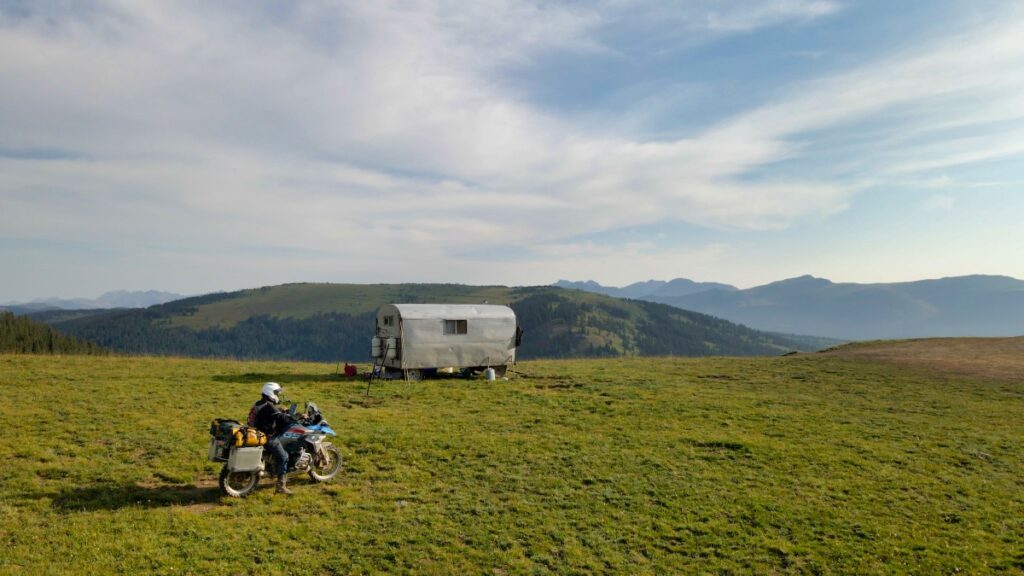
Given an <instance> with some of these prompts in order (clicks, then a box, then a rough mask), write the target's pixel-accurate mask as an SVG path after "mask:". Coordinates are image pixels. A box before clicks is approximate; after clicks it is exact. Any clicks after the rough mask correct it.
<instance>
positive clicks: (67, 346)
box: [0, 312, 105, 354]
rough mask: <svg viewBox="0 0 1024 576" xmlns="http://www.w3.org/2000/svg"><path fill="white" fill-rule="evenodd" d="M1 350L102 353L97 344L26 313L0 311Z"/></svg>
mask: <svg viewBox="0 0 1024 576" xmlns="http://www.w3.org/2000/svg"><path fill="white" fill-rule="evenodd" d="M0 353H18V354H103V353H105V351H104V350H103V349H101V348H100V347H99V346H97V345H96V344H93V343H92V342H88V341H85V340H82V339H80V338H75V337H74V336H67V335H65V334H61V333H60V332H58V331H57V330H54V329H53V328H51V327H49V326H47V325H46V324H41V323H39V322H36V321H34V320H32V319H30V318H27V317H25V316H15V315H14V313H12V312H0Z"/></svg>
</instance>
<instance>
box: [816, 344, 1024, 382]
mask: <svg viewBox="0 0 1024 576" xmlns="http://www.w3.org/2000/svg"><path fill="white" fill-rule="evenodd" d="M821 354H826V355H830V356H838V357H842V358H853V359H859V360H872V361H877V362H885V363H887V364H896V365H899V366H907V367H911V368H920V369H925V370H929V371H935V372H942V373H947V374H958V375H963V376H974V377H978V378H984V379H988V380H999V381H1003V382H1024V336H1018V337H1015V338H925V339H920V340H897V341H885V342H862V343H855V344H848V345H846V346H840V347H838V348H835V349H832V350H828V351H825V352H821Z"/></svg>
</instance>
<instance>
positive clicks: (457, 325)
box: [444, 320, 469, 334]
mask: <svg viewBox="0 0 1024 576" xmlns="http://www.w3.org/2000/svg"><path fill="white" fill-rule="evenodd" d="M468 327H469V326H468V325H467V322H466V321H465V320H445V321H444V333H445V334H465V333H466V332H467V328H468Z"/></svg>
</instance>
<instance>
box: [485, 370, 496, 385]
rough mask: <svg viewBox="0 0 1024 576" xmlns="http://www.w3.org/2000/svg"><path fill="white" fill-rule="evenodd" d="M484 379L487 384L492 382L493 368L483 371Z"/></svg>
mask: <svg viewBox="0 0 1024 576" xmlns="http://www.w3.org/2000/svg"><path fill="white" fill-rule="evenodd" d="M484 379H485V380H487V381H488V382H494V368H488V369H487V370H484Z"/></svg>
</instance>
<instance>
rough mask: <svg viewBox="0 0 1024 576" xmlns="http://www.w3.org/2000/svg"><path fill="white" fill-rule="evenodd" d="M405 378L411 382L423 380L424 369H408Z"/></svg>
mask: <svg viewBox="0 0 1024 576" xmlns="http://www.w3.org/2000/svg"><path fill="white" fill-rule="evenodd" d="M405 379H406V380H408V381H409V382H419V381H420V380H423V371H422V370H406V371H405Z"/></svg>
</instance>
